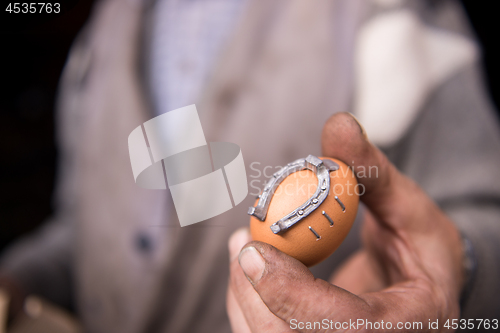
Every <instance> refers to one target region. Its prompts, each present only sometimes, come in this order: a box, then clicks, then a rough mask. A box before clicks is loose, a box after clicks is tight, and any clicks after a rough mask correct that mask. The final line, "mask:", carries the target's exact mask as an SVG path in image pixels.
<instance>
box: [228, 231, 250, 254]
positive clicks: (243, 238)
mask: <svg viewBox="0 0 500 333" xmlns="http://www.w3.org/2000/svg"><path fill="white" fill-rule="evenodd" d="M251 240H252V238H251V237H250V233H249V232H248V228H241V229H238V230H236V231H235V232H234V233H233V235H232V236H231V237H230V238H229V245H228V246H229V262H232V261H233V260H234V259H236V258H238V255H239V254H240V251H241V249H242V248H243V246H245V244H246V243H248V242H250V241H251Z"/></svg>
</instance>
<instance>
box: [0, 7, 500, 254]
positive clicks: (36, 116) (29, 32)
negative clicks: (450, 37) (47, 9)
mask: <svg viewBox="0 0 500 333" xmlns="http://www.w3.org/2000/svg"><path fill="white" fill-rule="evenodd" d="M61 2H63V0H61ZM93 2H94V1H93V0H80V1H76V0H75V1H68V0H66V1H65V2H64V3H63V4H64V8H63V9H64V10H63V13H61V14H58V15H54V14H53V15H45V16H40V15H38V16H22V18H20V17H21V16H20V15H19V14H18V15H17V17H16V16H13V15H10V16H9V15H5V8H4V7H5V6H6V5H7V3H8V2H2V6H3V7H2V8H0V11H2V15H1V17H0V20H1V22H0V43H1V44H0V45H1V48H2V52H1V62H0V64H1V65H0V68H1V69H0V78H1V90H0V91H1V92H0V251H1V249H2V248H4V247H5V246H6V245H7V244H8V243H9V242H11V241H12V240H13V239H14V238H16V237H18V236H20V235H22V234H25V233H27V232H29V231H30V230H33V229H34V228H35V227H37V226H38V225H39V224H40V223H41V222H43V221H44V219H46V218H47V217H48V216H49V215H50V214H51V213H52V208H53V207H52V205H51V200H52V199H51V194H52V191H53V187H54V178H55V174H56V172H57V169H56V160H57V149H56V146H55V140H54V100H55V96H56V91H57V84H58V80H59V76H60V74H61V71H62V68H63V66H64V63H65V61H66V57H67V54H68V51H69V48H70V46H71V43H72V41H73V39H74V37H75V36H76V34H77V33H78V31H79V30H80V28H81V27H82V25H83V24H84V23H85V21H86V19H87V18H88V16H89V13H90V12H91V7H92V3H93ZM462 2H463V4H464V6H465V9H466V10H467V14H468V16H469V18H470V20H471V23H472V26H473V28H474V29H475V31H476V33H477V36H478V38H479V41H480V42H481V43H482V46H483V60H484V61H483V63H484V69H485V71H484V72H485V78H486V81H487V83H488V87H489V89H490V93H491V96H492V98H493V100H494V102H495V103H496V105H500V104H499V102H500V66H499V64H498V62H497V61H496V59H499V51H500V50H499V49H498V48H497V47H496V43H497V39H498V37H497V33H498V31H499V29H500V22H499V19H498V18H497V15H496V7H495V2H494V1H488V2H486V1H477V0H475V1H474V0H463V1H462Z"/></svg>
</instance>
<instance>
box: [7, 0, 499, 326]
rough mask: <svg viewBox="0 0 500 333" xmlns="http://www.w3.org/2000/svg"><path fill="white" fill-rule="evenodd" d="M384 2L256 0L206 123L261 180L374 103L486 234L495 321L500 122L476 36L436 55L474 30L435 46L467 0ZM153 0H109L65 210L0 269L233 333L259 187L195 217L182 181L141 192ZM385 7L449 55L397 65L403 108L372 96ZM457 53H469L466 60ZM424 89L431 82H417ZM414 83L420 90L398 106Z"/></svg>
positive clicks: (425, 45) (71, 131) (222, 65)
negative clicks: (185, 213)
mask: <svg viewBox="0 0 500 333" xmlns="http://www.w3.org/2000/svg"><path fill="white" fill-rule="evenodd" d="M383 3H389V2H384V1H372V2H367V1H358V0H354V1H353V0H335V1H315V2H303V1H257V0H255V1H249V4H248V7H247V8H246V11H245V13H244V16H243V17H242V19H241V22H239V24H238V28H237V29H236V30H235V32H234V35H233V37H232V39H231V42H230V43H229V44H228V47H227V48H226V49H225V52H224V53H223V55H222V56H221V58H220V61H219V63H218V67H217V70H216V71H215V73H216V74H215V75H214V77H213V78H212V79H211V81H210V83H209V84H208V85H207V87H206V89H205V92H204V94H203V96H201V97H200V100H199V102H198V103H197V106H198V110H199V113H200V118H201V122H202V124H203V128H204V131H205V135H206V137H207V140H209V141H230V142H234V143H237V144H238V145H239V146H240V147H241V149H242V152H243V156H244V160H245V164H246V167H247V175H248V176H249V182H250V193H252V192H255V191H256V188H259V187H261V186H262V182H263V180H264V179H265V176H264V174H263V171H264V168H265V167H266V166H272V167H274V166H280V165H284V164H286V163H287V162H289V161H292V160H294V159H296V158H299V157H304V156H307V155H308V154H318V155H319V154H320V132H321V129H322V125H323V123H324V121H325V120H326V119H327V118H328V117H329V116H330V115H331V114H332V113H335V112H339V111H346V110H348V111H352V112H354V113H355V114H357V115H359V117H360V118H361V120H362V121H363V122H365V125H366V126H367V130H368V134H369V135H370V133H373V137H374V141H375V142H378V143H380V145H381V147H382V148H383V149H384V150H385V151H386V152H387V154H388V155H389V157H390V158H391V160H392V161H393V162H394V163H395V164H396V165H397V167H398V168H399V169H400V170H401V171H402V172H404V173H405V174H407V175H409V176H410V177H412V178H413V179H415V180H416V181H417V182H418V183H419V184H420V185H421V186H422V187H423V188H424V190H425V191H427V193H429V195H430V196H431V197H432V198H433V199H434V200H435V201H436V202H437V203H438V204H439V205H440V207H441V208H442V209H443V210H444V211H445V212H446V213H447V214H448V215H449V216H450V217H451V218H452V219H453V220H454V221H455V222H456V224H457V226H458V227H459V228H460V230H461V231H462V232H463V233H464V234H465V235H466V236H467V237H468V238H469V239H470V240H471V242H472V244H473V248H474V253H475V258H476V262H477V269H476V274H475V277H474V281H473V283H472V284H471V290H470V293H469V296H468V298H467V299H466V300H465V303H464V308H463V312H462V316H463V317H464V318H481V319H484V318H494V317H495V316H496V317H497V318H498V314H499V313H500V297H499V296H500V284H499V283H498V281H499V280H500V205H499V203H500V179H499V178H498V177H496V175H497V174H496V173H497V170H498V166H500V135H499V133H500V132H499V129H498V123H497V119H496V118H495V116H494V112H493V111H492V106H491V103H490V101H489V100H488V98H487V96H486V95H485V93H484V88H483V83H482V79H481V77H480V74H479V70H478V63H477V57H475V56H474V53H470V48H469V49H467V47H470V45H473V44H470V45H469V44H467V45H469V46H464V47H465V49H464V48H463V47H462V48H461V50H462V51H463V50H465V51H464V52H465V53H464V52H462V53H460V52H458V51H457V52H453V53H452V54H451V55H447V57H449V58H446V59H445V61H444V62H442V63H438V64H437V65H439V66H437V65H436V63H435V62H433V61H432V60H433V59H438V58H439V55H441V54H444V53H442V52H438V53H437V54H436V53H433V52H435V51H436V50H438V51H439V50H440V49H439V46H442V45H451V46H450V47H455V46H456V45H458V44H460V42H458V44H456V43H455V44H453V43H452V44H446V43H444V42H443V43H441V42H439V43H435V41H436V39H433V38H434V37H435V36H436V35H434V34H433V33H434V32H436V31H437V32H443V31H444V32H446V34H445V35H439V34H438V35H439V36H441V37H442V38H444V39H439V38H438V39H437V40H438V41H443V40H445V39H446V38H445V37H447V36H455V37H457V36H459V37H460V38H461V39H460V40H469V41H470V40H471V37H470V35H469V34H468V32H467V30H466V28H464V24H463V22H464V18H463V16H462V13H461V11H460V8H459V7H457V5H456V3H454V2H451V1H443V2H427V1H410V2H409V3H403V4H402V5H398V7H395V8H391V7H384V5H383ZM431 3H432V4H434V5H431ZM153 6H154V5H153V4H147V3H140V2H139V1H132V0H128V1H127V0H105V1H102V2H100V3H98V4H97V5H96V7H95V9H94V13H93V17H92V19H91V20H90V22H89V23H88V25H87V27H86V28H85V29H84V31H83V32H82V34H81V35H80V37H79V38H78V40H77V42H76V43H75V45H74V46H73V49H72V51H71V55H70V57H69V59H68V63H67V65H66V68H65V71H64V74H63V77H62V81H61V86H60V98H59V106H58V111H59V113H58V124H59V126H58V138H59V145H60V151H61V161H60V169H59V181H58V189H57V193H56V202H57V207H58V210H57V214H56V216H54V218H53V219H52V220H51V221H50V222H48V223H47V224H46V225H45V226H44V227H43V228H42V229H41V230H39V231H38V232H37V233H35V234H33V235H30V236H28V237H26V238H25V239H23V240H21V241H19V242H18V243H17V244H15V245H14V246H12V247H11V248H10V249H9V250H8V251H7V252H6V253H5V254H4V255H3V257H2V261H1V266H0V267H1V269H2V271H3V272H6V273H8V274H10V275H11V276H13V277H15V278H16V279H18V280H19V281H20V282H21V283H22V285H23V286H24V287H25V288H26V289H27V290H28V291H30V292H33V293H39V294H42V295H43V296H45V297H47V298H49V299H51V300H53V301H55V302H57V303H60V304H67V303H68V302H70V299H71V298H72V299H74V301H75V302H76V308H77V313H78V315H79V316H80V318H81V319H82V321H83V323H84V325H85V327H86V329H87V330H88V331H89V332H191V333H195V332H229V331H230V327H229V323H228V318H227V315H226V313H225V293H226V287H227V277H228V253H227V240H228V237H229V235H230V234H231V233H232V232H233V231H234V230H235V229H237V228H239V227H242V226H246V225H247V224H248V222H249V219H248V216H247V215H246V211H247V208H248V206H250V205H252V203H253V200H254V198H253V197H252V196H250V195H249V196H248V197H247V199H246V200H244V201H243V203H241V204H240V205H238V206H237V207H236V208H234V209H232V210H230V211H228V212H226V213H224V214H222V215H220V216H217V217H215V218H212V219H211V220H209V221H205V222H202V223H199V224H195V225H193V226H188V227H184V228H181V227H180V226H179V224H178V221H177V217H176V215H175V210H174V209H173V206H172V202H171V198H170V196H169V193H168V191H160V190H144V189H141V188H139V187H138V186H136V185H135V183H134V180H133V177H132V171H131V167H130V161H129V157H128V149H127V137H128V134H129V133H130V132H131V131H132V130H133V129H134V128H135V127H137V126H138V125H139V124H142V123H143V122H144V121H146V120H148V119H150V118H151V117H153V115H152V112H151V111H150V110H151V108H150V105H149V104H150V103H149V101H148V95H147V94H146V93H145V91H147V84H146V83H145V80H144V72H143V65H141V64H143V61H144V60H143V59H144V53H143V50H144V49H145V47H146V45H145V41H146V40H147V30H146V29H144V28H145V26H146V24H145V21H144V18H145V17H147V15H148V12H149V11H150V10H152V9H153V8H154V7H153ZM401 11H402V13H403V15H400V16H397V15H399V14H398V13H400V12H401ZM392 14H394V15H396V14H397V15H396V16H397V17H396V16H390V15H392ZM387 15H389V16H387ZM408 15H409V16H408ZM387 17H393V18H394V17H396V18H394V19H393V21H390V20H389V22H396V23H397V22H403V23H401V24H403V26H404V25H405V24H406V23H405V22H410V23H409V24H410V25H409V26H410V30H408V31H410V32H412V31H417V32H419V31H420V32H422V31H423V32H422V34H421V35H419V36H421V37H419V38H421V39H419V40H420V41H423V42H422V43H420V44H418V43H416V45H418V47H417V49H418V50H420V49H421V50H425V51H426V52H424V53H422V54H430V55H435V56H431V57H430V58H428V59H424V60H425V61H422V62H419V66H421V70H419V71H418V73H421V72H422V70H425V69H429V73H430V74H429V76H428V77H427V76H426V78H425V79H415V78H416V77H418V75H415V76H411V75H408V74H407V73H406V74H405V73H404V71H399V72H400V73H403V74H405V75H403V81H401V82H402V83H403V85H404V84H406V83H408V82H409V89H407V90H406V91H400V90H397V89H396V88H394V89H396V90H394V91H390V93H391V94H393V96H392V97H393V98H389V99H387V101H388V102H387V103H388V104H383V103H382V104H380V105H382V107H383V109H384V110H385V109H387V110H392V111H391V112H393V113H392V114H390V113H388V114H384V115H382V114H379V115H377V114H375V117H373V114H374V113H373V112H375V111H373V110H370V107H371V105H376V104H377V102H371V101H373V97H370V91H371V90H370V89H371V88H370V87H372V86H373V85H370V82H373V81H372V79H373V73H378V72H377V70H382V71H381V72H382V73H384V70H383V69H384V68H383V66H381V65H380V64H378V63H377V62H371V60H370V54H371V53H370V52H369V53H366V52H365V54H364V55H360V53H362V50H366V49H368V50H373V51H375V49H376V47H375V48H374V47H373V45H377V44H370V43H371V42H373V41H377V40H384V39H383V38H382V39H380V38H381V37H380V36H382V37H383V36H384V33H386V32H384V31H386V30H387V29H386V30H384V27H385V25H384V24H385V23H384V21H376V20H377V18H387ZM400 17H403V18H402V19H400ZM404 17H406V18H404ZM408 17H410V19H409V21H408ZM415 18H416V21H415ZM398 20H399V21H398ZM405 20H406V21H405ZM373 22H375V23H377V22H378V23H380V22H381V23H380V24H379V25H376V24H373V25H371V24H372V23H373ZM412 22H413V23H412ZM396 23H394V24H396ZM398 24H399V23H398ZM415 24H416V25H415ZM365 27H370V29H369V30H366V29H364V28H365ZM429 27H430V28H432V29H431V30H426V29H427V28H429ZM377 29H378V30H377ZM412 29H416V30H412ZM422 29H423V30H422ZM365 31H378V33H379V35H377V34H371V33H370V32H366V33H365ZM387 31H393V30H391V29H388V30H387ZM398 31H399V30H398ZM420 32H419V33H420ZM377 36H378V37H377ZM441 37H440V38H441ZM377 38H378V39H377ZM395 38H396V37H395ZM398 38H401V40H403V41H404V40H405V38H406V37H405V36H403V37H401V36H399V37H398ZM391 40H392V39H391ZM394 40H397V38H396V39H394ZM446 40H448V39H446ZM410 44H411V45H413V44H415V43H413V42H411V43H410ZM454 45H455V46H454ZM460 45H462V46H463V45H465V44H460ZM370 46H371V48H370ZM436 47H437V48H436ZM457 47H458V46H457ZM473 48H474V47H473ZM387 49H388V48H383V50H387ZM383 50H379V51H383ZM389 50H390V49H389ZM429 50H430V51H429ZM467 50H469V51H467ZM427 51H429V52H427ZM443 52H444V51H443ZM467 52H469V53H467ZM411 54H415V53H414V52H413V53H411ZM454 54H457V55H458V54H462V55H464V56H463V57H462V58H461V60H460V59H459V60H460V61H455V60H454V59H455V58H456V57H455V55H454ZM417 55H418V54H417ZM387 56H388V55H387ZM457 57H458V56H457ZM382 58H383V57H382ZM417 58H418V56H416V59H417ZM367 59H368V60H367ZM395 59H399V58H398V57H396V58H395ZM418 59H420V58H418ZM382 63H383V62H382ZM448 63H454V64H456V65H455V66H454V67H453V66H452V67H451V69H448V71H447V72H446V73H444V74H446V75H444V74H443V73H441V72H439V71H438V72H436V71H435V68H438V69H439V68H443V67H444V64H448ZM440 64H441V65H440ZM404 65H405V64H402V67H401V68H406V67H404ZM433 66H434V67H433ZM396 67H397V66H396ZM398 68H399V67H398ZM370 69H375V70H374V71H372V70H370ZM386 70H387V71H390V70H389V69H386ZM436 73H437V74H436ZM396 74H397V73H395V75H396ZM438 74H439V75H438ZM400 78H401V77H400ZM429 78H430V79H429ZM375 79H376V80H375V82H381V83H380V85H382V82H389V83H387V84H388V86H387V89H385V90H384V86H383V85H382V88H383V89H381V91H382V92H381V93H383V92H384V91H386V92H387V91H388V90H390V89H392V88H390V87H400V86H401V84H399V85H396V86H394V85H391V83H390V82H392V83H394V82H395V81H394V80H395V79H394V80H392V81H391V80H385V81H384V80H382V78H378V80H379V81H377V78H375ZM412 87H413V88H414V89H410V88H412ZM379 88H380V87H379ZM415 91H419V94H418V95H411V94H410V95H408V96H409V97H408V98H406V97H405V96H406V95H404V94H405V93H411V92H415ZM401 96H403V97H405V98H404V99H403V101H405V100H407V101H408V103H400V104H398V103H396V102H395V101H396V100H401V98H399V97H401ZM415 96H416V97H415ZM371 98H372V99H371ZM366 101H369V103H367V102H366ZM410 101H412V103H410ZM407 104H411V107H406V105H407ZM380 105H379V106H380ZM382 107H381V108H382ZM380 112H382V111H380ZM403 112H405V113H404V115H403V116H401V115H402V113H403ZM383 117H386V118H383ZM382 118H383V119H388V120H389V121H386V122H384V123H383V124H382V129H381V127H380V126H381V125H380V124H378V125H377V124H376V121H370V119H382ZM391 119H394V123H393V122H391ZM367 122H369V123H367ZM396 128H397V129H398V130H394V129H396ZM386 132H387V133H389V134H391V133H392V134H391V135H385V136H384V133H386ZM347 162H348V163H349V161H347ZM266 170H268V171H267V172H268V175H269V174H270V173H269V169H266ZM253 194H255V193H253ZM358 231H359V223H356V224H355V227H354V228H353V230H352V231H351V233H350V234H349V236H348V238H347V239H346V241H345V242H344V244H343V245H342V246H341V248H340V249H339V250H338V251H337V252H336V253H335V254H334V255H333V256H332V257H331V258H329V259H328V260H327V261H325V262H323V263H322V264H320V265H318V266H316V267H314V268H313V271H314V273H315V275H316V276H318V277H321V278H328V276H329V275H330V274H331V272H332V271H333V270H334V269H335V267H336V266H337V265H338V264H339V263H340V262H341V261H342V260H344V259H345V258H346V257H347V256H348V255H349V254H350V253H352V252H353V251H354V250H355V249H357V248H358V247H359V241H358Z"/></svg>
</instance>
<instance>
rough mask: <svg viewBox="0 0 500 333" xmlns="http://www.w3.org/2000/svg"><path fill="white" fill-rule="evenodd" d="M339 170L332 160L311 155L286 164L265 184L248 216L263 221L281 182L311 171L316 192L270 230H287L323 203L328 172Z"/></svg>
mask: <svg viewBox="0 0 500 333" xmlns="http://www.w3.org/2000/svg"><path fill="white" fill-rule="evenodd" d="M339 168H340V167H339V165H338V164H337V163H335V162H333V161H332V160H329V159H324V160H321V159H320V158H318V157H316V156H313V155H309V156H307V157H306V158H301V159H298V160H296V161H294V162H292V163H288V164H287V165H286V166H285V167H284V168H282V169H281V170H280V171H278V172H276V173H275V174H273V177H272V178H271V179H270V180H269V181H268V182H267V184H266V186H265V187H264V190H263V191H262V194H261V195H260V196H259V202H258V203H257V205H256V206H255V207H250V208H249V209H248V215H253V216H255V217H256V218H258V219H259V220H261V221H264V220H265V219H266V216H267V211H268V210H269V204H270V202H271V199H272V197H273V195H274V191H275V190H276V189H277V188H278V186H279V185H280V184H281V182H282V181H283V180H284V179H285V178H286V177H288V176H289V175H291V174H292V173H294V172H297V171H301V170H306V169H307V170H311V171H312V172H314V173H315V174H316V177H317V178H318V187H317V188H316V192H315V193H314V194H313V195H312V196H311V197H310V198H309V199H308V200H307V201H306V202H305V203H304V204H302V205H300V206H299V207H298V208H297V209H295V210H294V211H292V212H290V213H289V214H287V215H286V216H284V217H283V218H281V219H280V220H279V221H277V222H275V223H274V224H272V225H271V230H272V232H273V233H275V234H278V233H280V232H283V231H286V230H288V229H289V228H290V227H291V226H293V225H294V224H295V223H297V222H299V221H300V220H302V219H303V218H305V217H306V216H308V215H309V214H311V213H312V212H313V211H315V210H316V208H318V207H319V206H320V205H321V204H322V203H323V201H325V199H326V197H327V196H328V193H329V192H330V172H331V171H337V170H338V169H339Z"/></svg>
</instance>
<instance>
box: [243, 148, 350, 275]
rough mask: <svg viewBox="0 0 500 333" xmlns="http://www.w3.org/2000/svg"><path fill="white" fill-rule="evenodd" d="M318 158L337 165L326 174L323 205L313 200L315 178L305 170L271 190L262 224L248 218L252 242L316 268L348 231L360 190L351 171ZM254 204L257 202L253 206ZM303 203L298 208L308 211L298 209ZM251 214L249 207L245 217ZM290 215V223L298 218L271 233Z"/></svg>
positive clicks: (311, 172) (316, 186)
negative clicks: (255, 241) (264, 245)
mask: <svg viewBox="0 0 500 333" xmlns="http://www.w3.org/2000/svg"><path fill="white" fill-rule="evenodd" d="M309 157H311V156H309ZM309 157H308V158H309ZM312 158H316V157H312ZM316 159H317V158H316ZM319 159H321V160H323V162H324V161H325V160H330V161H333V162H335V163H336V164H338V166H339V168H338V170H336V171H330V172H329V176H330V189H329V191H328V195H326V198H325V199H324V201H323V202H321V200H319V202H318V200H317V199H316V200H315V199H314V198H318V196H316V197H314V195H315V194H317V193H315V192H316V190H317V188H318V177H317V176H316V174H315V172H313V171H312V170H309V169H305V170H301V171H296V172H293V173H291V174H289V175H288V176H286V178H284V179H283V180H282V181H281V183H280V184H279V185H278V187H276V188H275V191H274V194H273V195H272V197H271V199H270V202H269V206H268V210H267V215H266V216H265V219H264V221H261V220H260V219H259V218H257V217H256V216H251V218H250V232H251V234H252V238H253V239H254V240H257V241H261V242H265V243H268V244H271V245H273V246H274V247H276V248H278V249H279V250H281V251H282V252H284V253H286V254H288V255H290V256H292V257H294V258H295V259H298V260H300V261H301V262H302V263H304V264H305V265H306V266H313V265H316V264H317V263H319V262H320V261H322V260H324V259H326V258H327V257H329V256H330V255H331V254H332V253H333V252H334V251H335V250H336V249H337V248H338V247H339V246H340V244H341V243H342V241H343V240H344V239H345V237H346V236H347V234H348V233H349V230H350V229H351V226H352V224H353V222H354V219H355V217H356V213H357V210H358V203H359V196H358V194H359V191H360V189H359V188H358V186H357V180H356V177H355V176H354V174H353V172H352V170H351V169H350V168H349V167H348V166H347V165H346V164H345V163H343V162H341V161H339V160H336V159H330V158H325V157H319ZM316 161H319V160H316ZM325 164H326V163H325ZM323 165H324V164H323ZM324 191H325V193H326V190H324ZM314 200H315V201H314ZM258 202H259V199H258V200H257V201H256V203H255V206H257V203H258ZM305 203H307V204H308V205H309V206H310V207H309V206H302V207H308V208H307V209H304V210H298V208H299V206H301V205H304V204H305ZM315 203H316V204H315ZM312 209H313V210H312ZM311 210H312V211H311ZM252 211H253V208H250V211H249V214H250V213H251V212H252ZM294 212H295V213H294ZM307 212H308V215H307V216H305V217H303V215H306V213H307ZM290 213H292V214H291V215H293V217H292V219H291V220H294V219H295V220H296V219H297V218H300V219H299V220H298V221H297V222H295V223H294V224H293V225H291V226H289V227H288V228H287V229H285V230H281V231H279V232H277V233H275V232H273V230H272V229H271V226H272V225H273V224H275V226H276V222H277V221H279V220H282V219H283V218H284V217H285V216H287V215H288V214H290ZM293 213H294V214H293ZM301 213H302V214H301ZM289 216H290V215H289ZM274 228H276V227H274ZM275 231H276V229H275Z"/></svg>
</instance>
